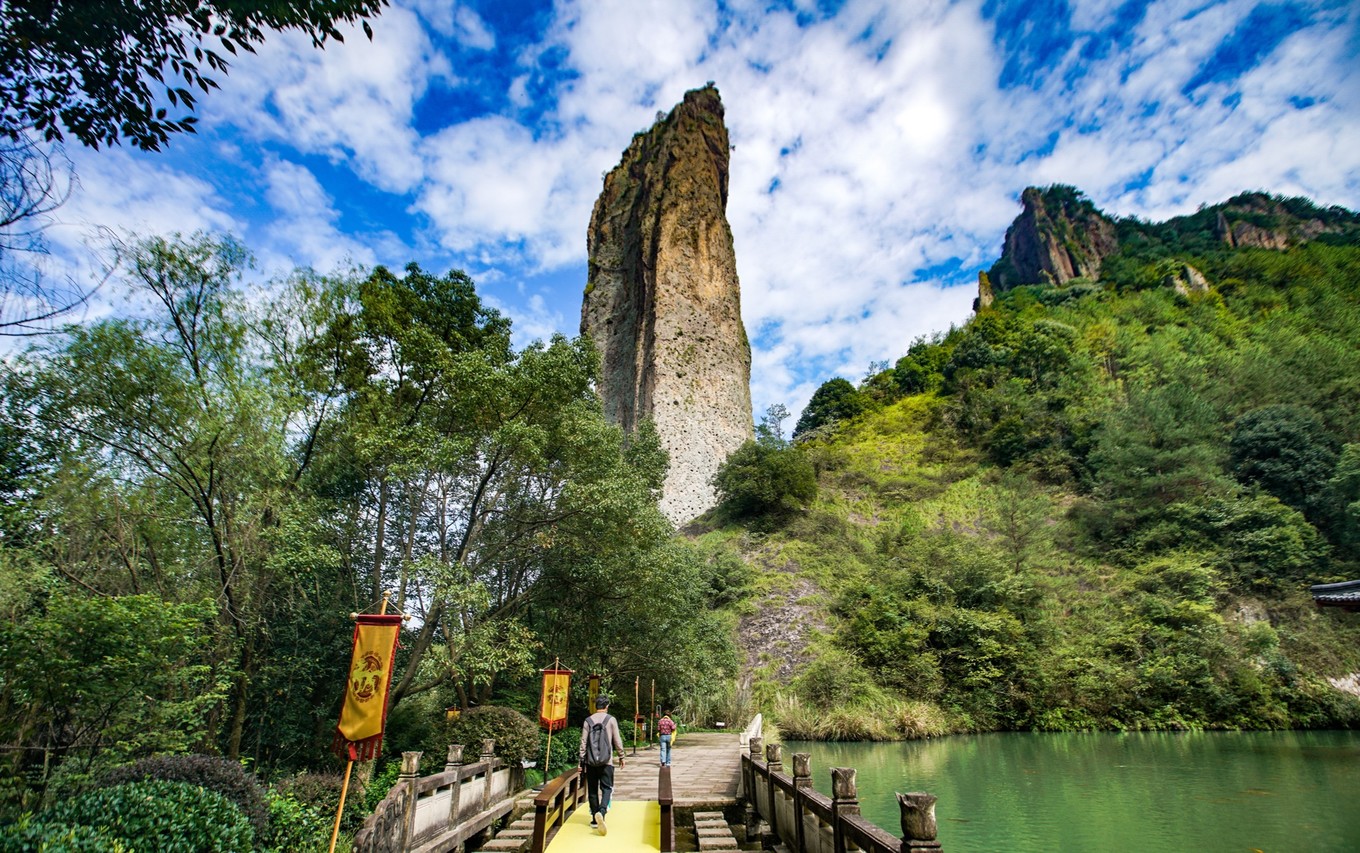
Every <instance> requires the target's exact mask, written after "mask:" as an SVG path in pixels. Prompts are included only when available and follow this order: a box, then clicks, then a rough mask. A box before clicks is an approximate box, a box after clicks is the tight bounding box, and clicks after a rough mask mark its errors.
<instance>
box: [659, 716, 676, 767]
mask: <svg viewBox="0 0 1360 853" xmlns="http://www.w3.org/2000/svg"><path fill="white" fill-rule="evenodd" d="M656 730H657V733H658V734H660V735H661V766H662V767H670V766H671V741H672V740H673V739H674V738H675V720H672V719H671V712H670V711H667V712H666V713H664V714H662V715H661V719H660V720H657V722H656Z"/></svg>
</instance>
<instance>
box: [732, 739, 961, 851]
mask: <svg viewBox="0 0 1360 853" xmlns="http://www.w3.org/2000/svg"><path fill="white" fill-rule="evenodd" d="M761 747H762V738H760V737H758V736H753V737H751V738H750V751H749V753H743V754H742V757H741V771H742V788H743V791H744V794H745V798H746V800H747V803H748V804H749V806H750V809H751V812H750V817H749V825H748V827H747V829H748V837H750V836H751V835H760V834H764V833H765V832H769V833H770V834H771V835H774V836H776V837H777V840H778V841H782V842H783V843H784V844H785V845H786V846H788V847H789V849H791V850H794V851H799V853H846V851H847V850H863V851H867V853H908V851H939V850H941V849H942V848H941V846H940V842H939V841H938V840H937V837H936V833H937V825H936V822H935V797H934V796H933V795H931V794H925V793H911V794H898V795H897V801H898V804H899V805H900V807H901V809H902V837H901V838H898V837H896V836H894V835H892V834H891V833H889V832H886V831H885V830H883V829H880V828H879V827H877V826H875V825H874V824H872V823H870V822H869V821H868V820H866V819H865V818H863V817H862V816H860V812H859V793H858V790H857V788H856V784H855V770H854V769H853V768H849V767H833V768H832V769H831V790H832V795H831V796H830V797H827V796H826V795H824V794H819V793H817V792H816V791H814V790H813V788H812V769H811V766H812V760H811V756H810V754H809V753H806V752H795V753H794V754H793V775H791V776H790V775H788V774H786V773H785V772H784V763H783V747H782V746H780V745H779V744H770V745H769V746H766V747H764V758H763V759H762V758H761ZM761 824H764V826H761ZM774 840H775V839H771V841H772V842H773V841H774ZM765 846H766V848H767V849H768V848H769V847H771V846H773V845H772V844H767V845H765Z"/></svg>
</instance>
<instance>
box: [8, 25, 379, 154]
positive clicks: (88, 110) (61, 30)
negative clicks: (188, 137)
mask: <svg viewBox="0 0 1360 853" xmlns="http://www.w3.org/2000/svg"><path fill="white" fill-rule="evenodd" d="M385 5H387V3H386V0H285V2H271V3H259V2H252V0H107V2H99V3H53V2H49V0H9V2H6V3H5V6H4V12H3V14H0V134H3V135H5V136H6V137H8V138H9V139H10V140H14V141H17V140H19V139H21V138H22V137H23V135H24V133H25V132H26V131H28V130H29V129H31V130H33V131H35V132H37V133H38V134H40V135H41V136H42V137H43V138H44V139H47V140H49V141H50V140H60V139H63V138H64V137H65V135H66V134H67V133H69V134H70V135H71V136H73V137H75V138H76V139H77V140H79V141H80V142H81V143H82V144H84V145H88V146H90V147H93V148H97V147H99V146H100V145H113V144H116V143H118V142H120V141H121V140H123V139H126V140H128V141H130V142H131V143H132V144H134V145H136V146H137V147H138V148H141V149H144V150H147V151H156V150H159V149H160V147H161V146H162V145H164V144H165V143H166V142H167V141H169V139H170V135H171V134H174V133H181V132H186V131H188V132H192V131H193V130H194V125H195V123H196V122H197V121H198V119H197V117H196V116H194V115H193V111H194V108H195V106H196V105H197V102H198V98H199V97H200V95H202V94H206V93H208V92H209V91H211V90H212V89H214V88H217V86H218V83H217V81H216V79H215V77H216V75H221V74H226V73H227V69H228V65H229V60H228V58H227V57H228V56H234V55H235V54H236V53H237V52H238V51H242V50H243V51H246V52H250V53H253V52H254V51H255V47H256V45H258V44H260V43H262V42H263V41H264V38H265V33H266V32H267V31H284V30H296V31H299V32H301V33H304V34H306V35H307V36H310V37H311V39H312V44H314V45H315V46H317V47H322V46H324V45H325V43H326V42H327V41H328V40H331V39H334V40H336V41H343V40H344V36H343V34H342V32H341V29H340V27H341V25H344V24H351V23H354V22H356V21H358V22H360V23H361V24H362V25H363V28H364V32H365V33H367V34H368V35H369V37H370V38H371V37H372V29H371V28H370V26H369V22H368V21H369V19H370V18H373V17H375V16H376V15H377V14H378V13H379V12H380V11H381V9H382V7H383V6H385ZM172 111H174V114H172Z"/></svg>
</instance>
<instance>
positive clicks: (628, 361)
mask: <svg viewBox="0 0 1360 853" xmlns="http://www.w3.org/2000/svg"><path fill="white" fill-rule="evenodd" d="M728 151H729V147H728V141H727V127H726V125H725V124H724V123H723V107H722V100H721V99H720V98H719V96H718V90H717V89H716V88H715V87H714V86H713V84H712V83H710V84H708V85H707V86H706V87H704V88H702V89H696V90H694V91H692V92H688V93H686V95H685V99H684V101H682V102H681V103H680V104H678V105H677V106H676V107H675V109H673V110H671V112H670V114H669V115H667V116H665V117H658V120H657V122H656V124H655V125H653V126H652V128H651V129H650V130H648V131H645V132H640V133H638V134H636V135H635V136H634V137H633V142H632V144H631V145H629V146H628V150H626V151H625V152H624V153H623V158H622V160H621V161H620V163H619V165H617V166H615V167H614V169H613V171H611V172H610V173H609V174H608V175H606V176H605V179H604V189H603V191H602V192H601V193H600V197H599V199H598V200H597V201H596V202H595V210H594V212H593V213H592V214H591V217H590V231H589V234H588V235H587V238H586V247H587V250H588V252H589V262H590V272H589V280H588V282H587V284H586V292H585V299H584V301H583V302H582V305H581V332H582V334H589V335H590V336H591V337H592V339H593V340H594V341H595V345H596V346H597V347H599V349H600V353H601V355H602V357H603V367H602V370H601V376H600V385H599V391H600V394H601V396H602V397H603V399H604V410H605V415H606V416H607V417H608V418H609V419H610V421H612V422H613V423H617V424H619V425H621V426H622V427H623V428H624V429H625V430H629V431H633V430H636V429H637V427H638V424H639V423H640V422H642V421H643V420H646V419H650V420H651V421H652V422H653V423H654V424H655V425H656V429H657V432H658V434H659V435H660V437H661V444H662V446H663V447H665V449H666V451H667V452H668V453H669V454H670V471H669V473H668V474H667V476H666V483H665V486H664V488H663V490H662V497H661V510H662V512H664V513H665V514H666V516H667V517H668V518H669V519H670V520H671V521H672V522H674V523H675V524H677V525H682V524H684V523H686V522H688V521H690V520H692V519H694V518H695V517H696V516H698V515H700V514H702V513H703V512H704V511H706V510H707V509H709V508H710V507H712V506H713V505H714V503H715V502H716V495H715V493H714V490H713V487H712V485H711V484H710V479H711V478H712V476H713V474H714V472H716V471H717V470H718V466H720V465H721V464H722V463H723V462H724V461H725V460H726V459H727V457H728V455H730V454H731V453H732V451H734V450H736V449H737V448H738V447H740V446H741V444H742V443H743V442H745V441H746V440H747V439H750V438H752V436H753V433H754V427H753V417H752V413H751V345H750V342H749V341H748V340H747V338H746V329H745V327H744V326H743V325H742V322H741V288H740V285H739V284H738V282H737V264H736V256H735V254H734V252H733V249H732V230H731V228H729V227H728V224H727V186H728Z"/></svg>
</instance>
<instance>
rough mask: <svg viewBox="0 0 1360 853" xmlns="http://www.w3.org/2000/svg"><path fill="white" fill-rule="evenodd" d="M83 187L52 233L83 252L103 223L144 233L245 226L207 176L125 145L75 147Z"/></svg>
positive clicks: (63, 210) (62, 211)
mask: <svg viewBox="0 0 1360 853" xmlns="http://www.w3.org/2000/svg"><path fill="white" fill-rule="evenodd" d="M70 155H71V159H72V162H73V163H74V165H75V169H76V174H77V175H79V189H78V191H77V192H75V193H73V194H72V197H71V199H70V201H69V202H67V204H66V205H65V206H64V207H62V208H61V209H60V210H59V211H58V212H57V214H56V217H55V218H56V219H57V220H58V221H59V222H60V223H61V224H60V225H59V226H58V227H57V228H56V229H54V230H53V232H52V235H53V236H54V238H56V239H57V241H58V242H59V243H61V245H63V246H64V247H65V248H66V249H69V250H75V251H79V250H80V247H82V246H83V244H84V242H85V240H86V238H87V237H88V235H89V233H90V232H91V231H92V230H93V229H95V228H98V227H104V228H113V229H116V230H119V231H129V232H135V233H137V234H141V235H153V234H170V233H175V232H179V233H182V234H191V233H193V232H195V231H226V232H237V233H239V232H240V231H241V230H242V227H243V225H244V223H243V221H242V220H241V219H239V218H237V217H236V216H235V215H234V214H233V213H232V212H231V211H229V210H228V209H227V208H228V204H227V201H226V199H224V198H223V197H222V196H221V195H220V194H219V193H218V191H217V189H216V187H214V186H213V184H211V183H209V182H208V181H207V180H205V179H203V178H199V177H195V176H192V175H188V174H186V173H184V172H182V171H178V170H175V169H172V168H169V167H167V166H165V165H162V164H161V163H160V162H158V161H157V160H156V159H155V158H154V157H147V156H144V155H139V154H136V153H133V152H130V151H128V150H126V149H123V148H109V149H105V150H103V151H98V152H96V151H90V150H87V149H71V150H70Z"/></svg>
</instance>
